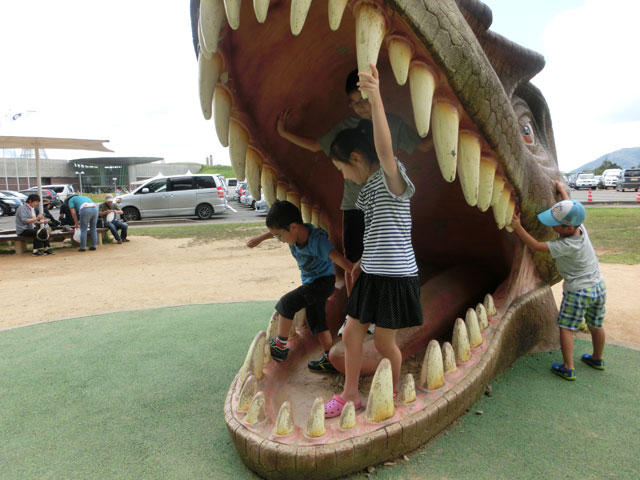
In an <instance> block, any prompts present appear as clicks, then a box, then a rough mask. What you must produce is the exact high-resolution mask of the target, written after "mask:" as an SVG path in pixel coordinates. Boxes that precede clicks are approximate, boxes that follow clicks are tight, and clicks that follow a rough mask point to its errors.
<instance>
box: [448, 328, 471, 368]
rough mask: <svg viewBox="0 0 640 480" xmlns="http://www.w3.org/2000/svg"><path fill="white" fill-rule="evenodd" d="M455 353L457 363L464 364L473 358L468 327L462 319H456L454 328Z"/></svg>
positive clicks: (452, 341) (453, 343)
mask: <svg viewBox="0 0 640 480" xmlns="http://www.w3.org/2000/svg"><path fill="white" fill-rule="evenodd" d="M451 345H452V346H453V351H454V352H455V354H456V363H464V362H466V361H468V360H469V359H470V358H471V347H470V346H469V336H468V335H467V326H466V325H465V323H464V320H462V319H461V318H457V319H456V323H455V325H454V326H453V338H452V339H451Z"/></svg>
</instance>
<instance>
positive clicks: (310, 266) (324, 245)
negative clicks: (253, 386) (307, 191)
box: [247, 201, 353, 372]
mask: <svg viewBox="0 0 640 480" xmlns="http://www.w3.org/2000/svg"><path fill="white" fill-rule="evenodd" d="M266 224H267V228H268V231H267V232H265V233H263V234H260V235H256V236H255V237H251V238H250V239H249V240H248V241H247V246H248V247H249V248H253V247H256V246H258V245H260V243H262V242H263V241H264V240H267V239H270V238H276V239H278V240H279V241H281V242H283V243H286V244H288V245H289V249H290V250H291V255H293V257H294V258H295V259H296V261H297V262H298V267H299V268H300V275H301V277H302V286H300V287H298V288H296V289H295V290H293V291H291V292H289V293H287V294H286V295H284V296H283V297H282V298H281V299H280V301H279V302H278V303H277V305H276V311H277V312H278V317H279V318H278V336H277V338H276V339H275V340H272V341H271V343H270V350H271V358H273V359H274V360H276V361H277V362H282V361H284V360H286V359H287V356H288V355H289V348H288V346H287V342H288V340H289V338H288V335H289V330H290V329H291V323H292V321H293V317H294V315H295V314H296V312H297V311H298V310H301V309H303V308H304V309H306V315H307V324H308V326H309V330H311V333H312V334H313V335H315V336H316V338H317V339H318V342H319V343H320V346H321V347H322V349H323V351H324V354H323V355H322V357H321V358H320V360H314V361H312V362H309V363H308V365H307V366H308V367H309V369H310V370H312V371H315V372H336V371H337V370H336V369H335V367H334V366H333V365H332V364H331V362H330V361H329V358H328V353H329V350H330V349H331V346H332V344H333V339H332V338H331V333H330V332H329V329H328V328H327V323H326V320H325V311H324V309H325V303H326V301H327V298H329V297H330V296H331V294H332V293H333V291H334V289H335V282H336V277H335V275H334V274H333V263H334V262H335V263H337V264H338V265H339V266H340V267H342V268H343V269H344V270H345V272H349V273H350V272H351V270H352V269H353V264H352V263H351V262H350V261H349V260H347V259H346V258H344V257H343V256H342V255H341V254H340V252H338V251H337V250H336V249H335V248H334V246H333V245H332V244H331V242H330V241H329V235H328V234H327V232H325V231H324V230H323V229H321V228H316V227H314V226H313V225H312V224H310V223H303V221H302V215H301V213H300V210H298V208H297V207H296V206H295V205H293V204H292V203H290V202H286V201H282V202H275V203H274V204H273V205H271V208H270V209H269V213H268V214H267V219H266Z"/></svg>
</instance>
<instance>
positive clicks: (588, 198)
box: [587, 188, 593, 202]
mask: <svg viewBox="0 0 640 480" xmlns="http://www.w3.org/2000/svg"><path fill="white" fill-rule="evenodd" d="M587 202H593V197H592V196H591V188H589V195H587Z"/></svg>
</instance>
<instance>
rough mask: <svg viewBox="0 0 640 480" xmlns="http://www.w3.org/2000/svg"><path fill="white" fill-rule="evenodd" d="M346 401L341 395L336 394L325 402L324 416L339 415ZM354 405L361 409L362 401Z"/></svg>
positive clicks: (332, 416)
mask: <svg viewBox="0 0 640 480" xmlns="http://www.w3.org/2000/svg"><path fill="white" fill-rule="evenodd" d="M346 403H347V401H346V400H345V399H343V398H342V397H341V396H340V395H334V396H333V398H332V399H331V400H330V401H328V402H327V403H325V404H324V418H334V417H339V416H340V414H341V413H342V409H343V408H344V406H345V404H346ZM353 407H354V408H355V409H356V410H360V409H361V408H362V402H358V403H354V405H353Z"/></svg>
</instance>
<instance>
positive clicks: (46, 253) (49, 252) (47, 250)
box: [44, 248, 55, 255]
mask: <svg viewBox="0 0 640 480" xmlns="http://www.w3.org/2000/svg"><path fill="white" fill-rule="evenodd" d="M44 254H45V255H55V253H53V250H51V249H50V248H47V249H46V250H45V251H44Z"/></svg>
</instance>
